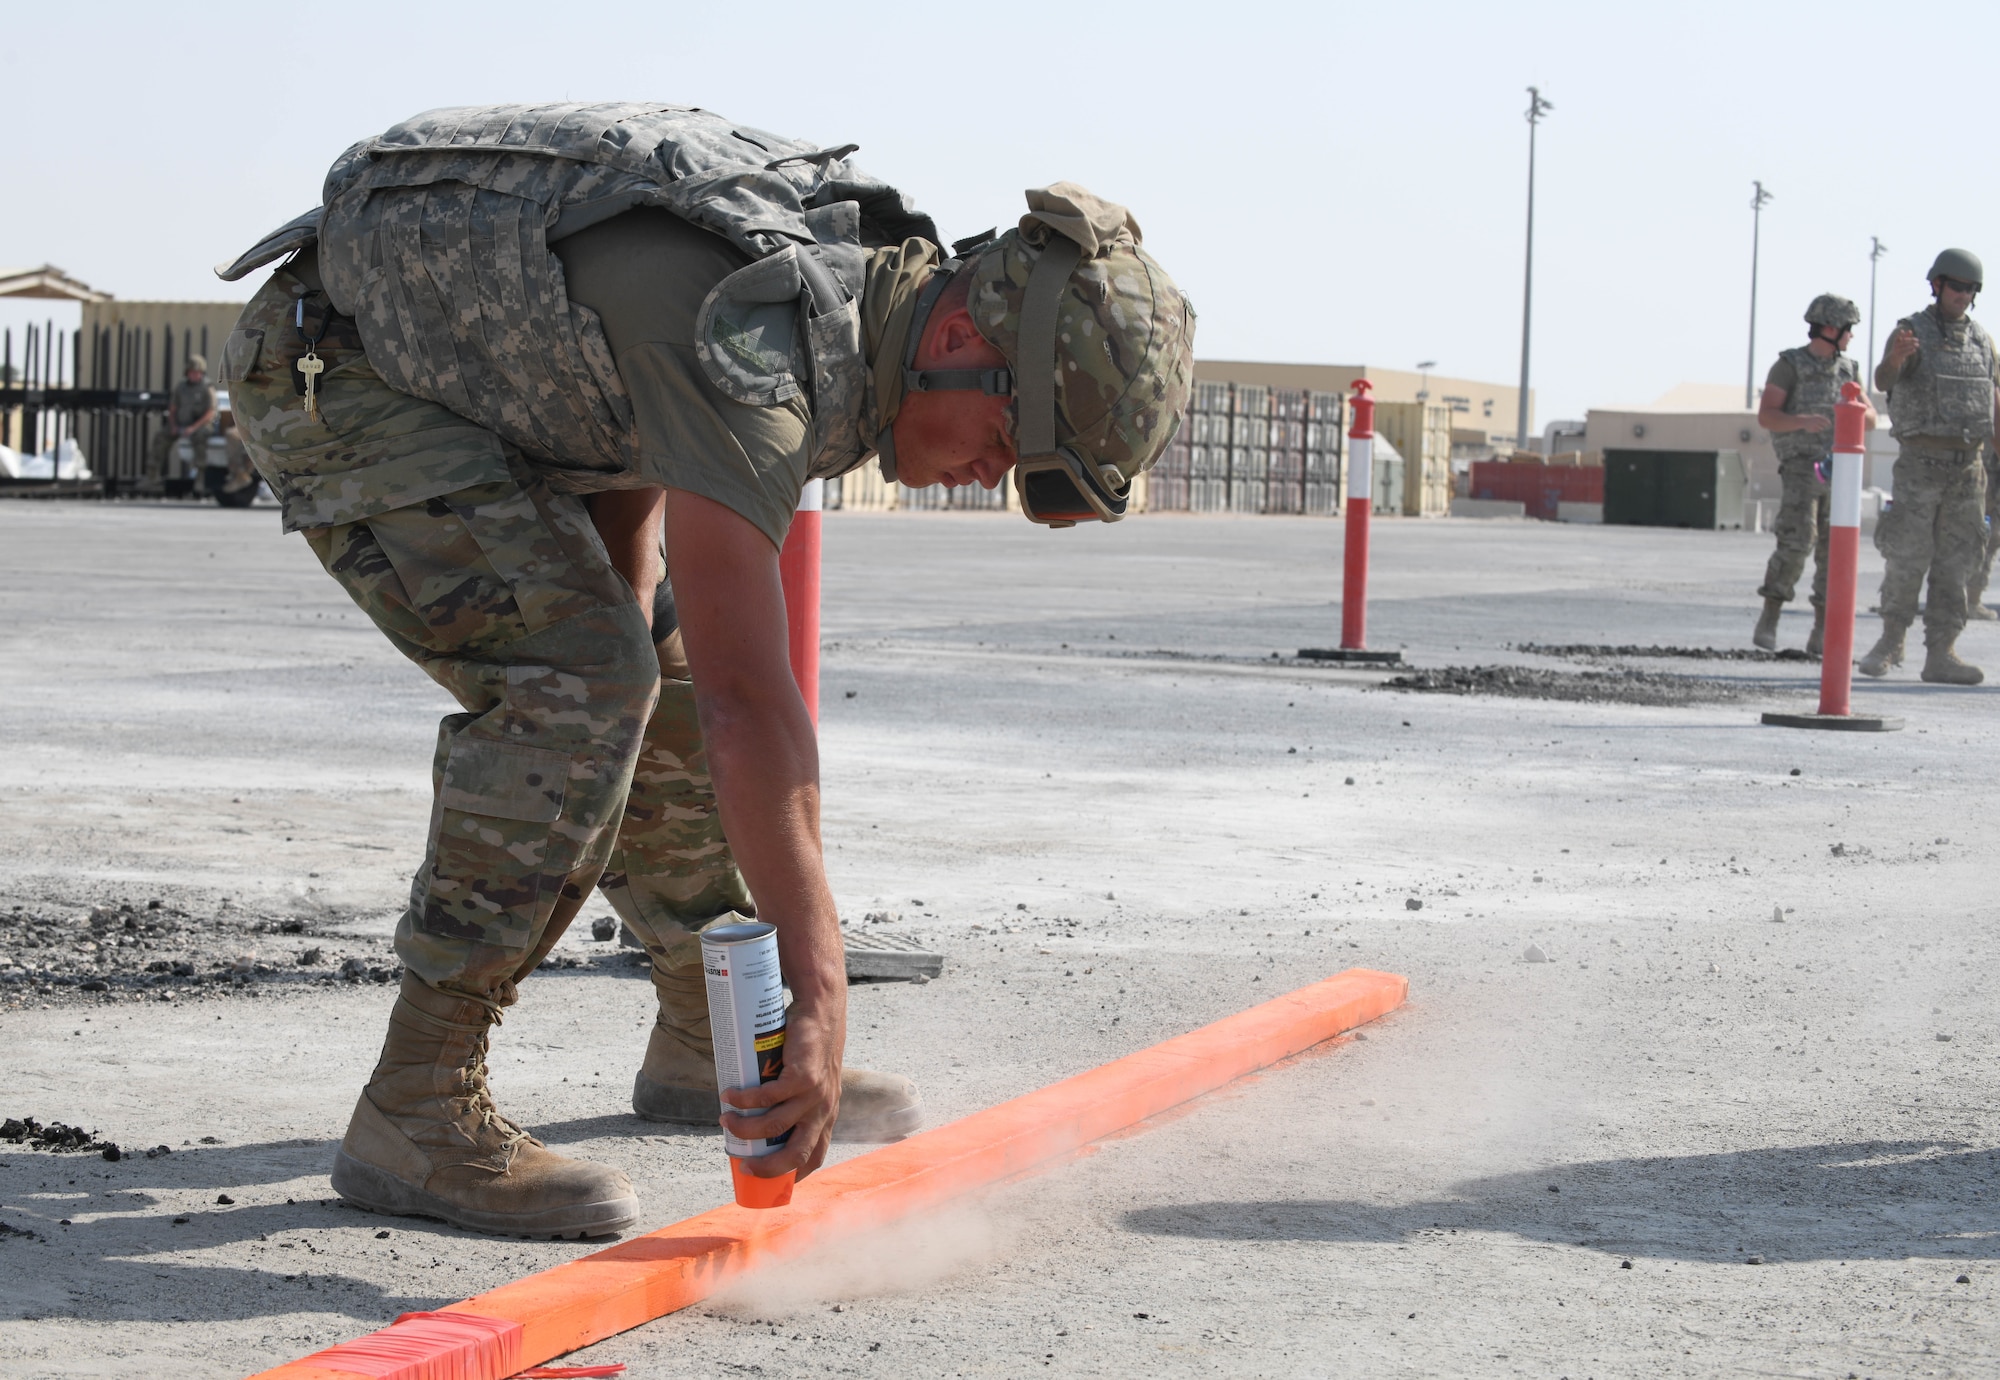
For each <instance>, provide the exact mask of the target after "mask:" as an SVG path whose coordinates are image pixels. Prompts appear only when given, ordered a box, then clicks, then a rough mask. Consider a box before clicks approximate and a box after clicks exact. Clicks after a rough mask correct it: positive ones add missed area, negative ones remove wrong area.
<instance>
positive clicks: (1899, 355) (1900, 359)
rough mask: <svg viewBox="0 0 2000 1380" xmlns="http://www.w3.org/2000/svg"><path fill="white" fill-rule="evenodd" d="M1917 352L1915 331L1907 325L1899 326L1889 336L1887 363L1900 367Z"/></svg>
mask: <svg viewBox="0 0 2000 1380" xmlns="http://www.w3.org/2000/svg"><path fill="white" fill-rule="evenodd" d="M1916 352H1917V333H1916V332H1915V331H1913V330H1911V329H1910V328H1909V327H1908V326H1904V327H1901V328H1900V329H1898V330H1897V331H1896V333H1895V334H1894V335H1891V336H1890V337H1889V363H1891V364H1892V365H1895V366H1896V367H1897V368H1899V369H1900V368H1901V367H1902V366H1903V365H1904V364H1905V363H1907V362H1908V361H1909V358H1910V356H1911V355H1913V354H1915V353H1916Z"/></svg>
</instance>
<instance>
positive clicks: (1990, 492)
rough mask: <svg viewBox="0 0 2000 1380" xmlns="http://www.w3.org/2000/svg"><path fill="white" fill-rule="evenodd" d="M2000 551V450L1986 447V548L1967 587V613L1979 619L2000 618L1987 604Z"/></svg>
mask: <svg viewBox="0 0 2000 1380" xmlns="http://www.w3.org/2000/svg"><path fill="white" fill-rule="evenodd" d="M1996 552H2000V450H1996V448H1995V447H1994V446H1991V445H1989V446H1987V447H1986V549H1985V551H1984V552H1983V553H1981V555H1980V558H1979V561H1978V563H1977V564H1976V565H1975V566H1974V567H1973V569H1972V580H1971V583H1969V584H1967V585H1966V587H1965V616H1966V618H1967V619H1969V620H1973V621H1976V622H1992V621H1993V620H1994V619H1996V618H2000V613H1995V612H1994V611H1993V610H1992V609H1989V608H1987V607H1986V585H1987V582H1988V581H1989V580H1991V579H1992V577H1993V557H1994V554H1995V553H1996Z"/></svg>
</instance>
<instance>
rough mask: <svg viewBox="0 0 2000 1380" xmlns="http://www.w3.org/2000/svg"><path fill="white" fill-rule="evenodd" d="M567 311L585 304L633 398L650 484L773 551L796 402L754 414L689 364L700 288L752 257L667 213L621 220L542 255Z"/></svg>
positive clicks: (788, 507)
mask: <svg viewBox="0 0 2000 1380" xmlns="http://www.w3.org/2000/svg"><path fill="white" fill-rule="evenodd" d="M551 248H552V249H553V250H554V252H555V255H556V257H557V258H558V259H560V260H561V261H562V265H563V274H564V277H565V278H566V279H567V285H568V290H569V298H570V300H571V301H572V302H576V303H579V304H581V305H583V306H586V307H589V308H590V309H591V310H592V311H594V312H596V313H597V315H598V316H599V318H601V319H602V321H603V323H604V335H605V338H606V339H607V340H608V341H609V342H610V345H611V354H612V357H613V359H615V360H616V361H617V364H618V373H619V376H620V377H621V378H623V379H624V381H625V391H626V392H627V393H628V394H629V395H630V396H631V399H632V413H633V420H634V422H635V424H636V426H637V428H638V432H639V468H640V470H641V471H642V472H643V473H644V476H645V478H646V479H647V481H648V482H650V483H654V484H661V485H664V486H666V487H667V488H671V489H684V490H686V491H687V492H689V493H696V494H700V495H701V496H702V497H704V498H711V499H714V500H715V501H716V502H717V503H720V504H722V505H723V506H725V507H727V508H729V509H731V510H733V511H734V512H737V513H740V514H742V515H743V516H744V517H745V518H747V519H749V521H751V522H752V523H754V524H755V525H756V527H757V529H758V530H759V531H761V532H762V533H763V534H764V535H765V536H767V537H769V538H770V539H771V542H772V544H773V545H777V546H782V545H783V544H784V541H785V532H786V531H787V529H789V528H790V526H791V523H792V514H793V512H794V511H796V509H797V508H798V502H799V492H800V490H802V489H803V488H804V487H805V481H806V466H807V465H808V464H809V463H810V461H811V459H812V454H811V449H812V416H811V413H810V411H809V410H808V407H807V404H806V402H805V400H804V399H802V398H794V399H792V400H791V401H789V402H786V403H782V404H780V405H779V406H776V407H752V406H750V405H749V404H747V403H740V402H737V401H736V400H735V399H733V398H729V397H725V396H724V395H723V394H722V392H721V391H720V390H718V389H717V388H716V387H715V385H714V384H712V383H710V382H709V380H708V376H707V375H706V374H704V373H703V372H702V368H701V363H700V361H699V360H697V359H696V358H695V352H694V342H695V319H696V317H697V316H698V315H699V314H700V312H701V304H702V301H703V299H704V298H706V297H707V296H708V293H709V290H710V289H711V288H713V287H714V286H715V285H716V284H717V283H719V282H721V281H722V280H723V279H724V278H726V277H727V276H729V275H730V274H731V273H733V272H735V271H736V270H737V269H739V268H741V267H743V266H744V265H745V264H747V263H749V262H750V260H749V257H748V256H747V255H745V254H744V253H743V252H742V251H741V250H739V249H737V248H736V246H734V245H732V244H730V243H729V241H727V240H725V239H723V238H722V237H721V236H720V235H716V234H712V233H711V232H709V231H707V230H703V229H701V228H700V227H698V226H695V225H692V224H690V223H689V222H687V221H684V220H682V219H681V218H680V217H679V216H676V215H674V214H673V213H672V212H671V211H662V210H656V209H650V208H647V209H640V210H634V211H626V212H624V213H623V214H622V215H617V216H613V217H612V218H611V219H609V220H607V221H603V222H601V223H599V224H597V225H593V226H591V227H589V228H588V229H585V230H579V231H577V232H576V233H575V234H573V235H569V236H566V237H564V238H563V239H561V240H559V241H557V242H556V243H555V244H554V245H552V246H551Z"/></svg>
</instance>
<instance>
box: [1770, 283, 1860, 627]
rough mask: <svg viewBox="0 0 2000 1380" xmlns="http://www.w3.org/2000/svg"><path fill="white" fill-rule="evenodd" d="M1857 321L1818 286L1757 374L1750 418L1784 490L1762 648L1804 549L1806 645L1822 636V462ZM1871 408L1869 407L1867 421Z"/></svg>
mask: <svg viewBox="0 0 2000 1380" xmlns="http://www.w3.org/2000/svg"><path fill="white" fill-rule="evenodd" d="M1860 320H1861V311H1860V309H1859V308H1857V307H1856V306H1855V305H1854V303H1852V302H1850V301H1848V300H1847V299H1846V298H1845V297H1836V296H1834V295H1833V294H1832V293H1830V292H1823V293H1821V294H1820V295H1819V296H1817V297H1815V298H1813V300H1812V305H1811V306H1809V307H1807V308H1806V326H1807V328H1808V329H1807V331H1806V343H1805V344H1804V345H1798V346H1794V347H1793V348H1792V349H1789V350H1783V351H1780V352H1779V354H1778V362H1777V363H1776V364H1773V365H1772V366H1771V372H1770V373H1769V374H1768V375H1767V376H1766V377H1765V379H1764V395H1763V397H1762V399H1760V400H1759V402H1758V404H1757V424H1758V425H1759V426H1761V427H1763V428H1764V429H1765V430H1766V431H1768V432H1770V433H1771V446H1772V448H1773V449H1774V450H1776V451H1777V452H1778V476H1779V478H1780V479H1781V480H1782V481H1783V483H1784V496H1783V498H1781V499H1780V500H1779V503H1778V520H1777V522H1776V523H1775V524H1773V527H1772V530H1773V531H1774V532H1775V533H1776V534H1777V538H1778V549H1777V550H1776V551H1774V552H1772V553H1771V560H1770V563H1769V564H1768V565H1766V566H1765V567H1764V583H1763V585H1762V587H1760V588H1759V589H1758V591H1757V592H1758V593H1759V594H1761V595H1763V596H1764V612H1763V613H1762V614H1761V615H1759V616H1758V619H1757V628H1756V631H1754V632H1753V633H1752V634H1751V635H1750V640H1751V641H1752V642H1754V643H1755V644H1756V645H1757V646H1759V647H1762V648H1763V649H1764V650H1765V651H1767V652H1768V651H1771V650H1773V649H1775V648H1776V647H1777V645H1778V615H1779V614H1780V613H1781V612H1782V611H1783V610H1784V607H1785V605H1786V604H1788V603H1790V602H1791V599H1792V593H1793V591H1794V589H1796V588H1797V585H1798V579H1799V574H1800V572H1801V571H1803V570H1804V569H1805V565H1806V552H1807V551H1811V552H1812V556H1813V586H1812V606H1813V626H1812V633H1811V635H1810V636H1809V637H1807V638H1806V651H1807V652H1808V653H1809V654H1811V655H1813V656H1818V655H1819V650H1820V640H1821V638H1823V637H1824V636H1825V635H1826V528H1827V495H1828V493H1829V489H1828V486H1827V481H1828V479H1829V478H1830V475H1829V473H1828V471H1827V465H1828V463H1829V460H1830V457H1831V456H1832V454H1833V407H1834V404H1835V403H1837V402H1839V401H1840V385H1842V384H1843V383H1850V382H1852V383H1859V382H1860V381H1861V366H1860V365H1859V364H1857V363H1855V362H1854V361H1853V360H1852V359H1850V358H1848V356H1847V354H1846V353H1845V352H1846V349H1847V342H1848V341H1849V340H1850V339H1851V338H1852V337H1853V335H1854V327H1855V324H1856V323H1857V322H1859V321H1860ZM1874 424H1875V409H1874V406H1873V405H1872V404H1871V405H1870V406H1869V409H1868V425H1870V426H1873V425H1874Z"/></svg>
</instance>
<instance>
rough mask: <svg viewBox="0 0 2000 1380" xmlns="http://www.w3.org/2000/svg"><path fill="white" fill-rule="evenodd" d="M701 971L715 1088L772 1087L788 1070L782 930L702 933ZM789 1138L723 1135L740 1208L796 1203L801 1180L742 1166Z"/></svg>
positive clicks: (738, 928) (758, 926) (753, 925)
mask: <svg viewBox="0 0 2000 1380" xmlns="http://www.w3.org/2000/svg"><path fill="white" fill-rule="evenodd" d="M701 970H702V975H703V977H704V978H705V979H706V980H707V985H708V1024H709V1029H710V1031H711V1032H712V1034H713V1037H714V1043H715V1086H716V1087H717V1088H718V1089H723V1090H727V1089H731V1088H754V1087H757V1086H758V1085H759V1084H763V1083H769V1082H771V1081H772V1080H773V1079H775V1078H776V1077H777V1076H778V1075H779V1073H781V1072H782V1071H783V1070H784V1067H785V981H784V976H783V974H782V973H781V972H780V971H779V969H778V931H777V928H776V927H775V926H772V925H767V924H764V923H763V922H762V921H755V920H752V921H745V922H743V923H741V924H734V925H718V926H716V927H715V928H714V929H710V930H704V931H703V932H702V936H701ZM717 1101H718V1102H720V1098H718V1099H717ZM725 1110H733V1109H730V1108H726V1107H725ZM739 1115H757V1113H739ZM790 1135H791V1133H790V1132H786V1133H785V1134H784V1135H780V1136H773V1137H770V1138H768V1139H764V1140H744V1139H742V1138H741V1137H739V1136H735V1135H731V1134H730V1133H729V1132H728V1131H726V1130H725V1131H724V1132H723V1149H724V1150H726V1151H727V1152H728V1153H729V1177H730V1180H731V1183H732V1184H733V1186H734V1187H735V1190H736V1202H737V1205H738V1206H740V1207H748V1208H770V1207H783V1206H784V1205H785V1204H786V1203H789V1202H790V1201H791V1200H792V1184H793V1182H794V1180H795V1177H796V1176H795V1175H793V1174H784V1175H780V1176H778V1177H777V1178H769V1179H767V1178H760V1177H759V1176H757V1175H755V1174H752V1173H750V1172H749V1171H748V1170H746V1169H745V1168H744V1166H743V1162H744V1161H745V1160H748V1159H755V1158H756V1157H758V1156H760V1155H768V1154H770V1153H772V1152H773V1151H775V1150H777V1149H779V1148H780V1147H781V1146H783V1145H784V1143H785V1141H786V1140H787V1139H789V1138H790Z"/></svg>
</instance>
